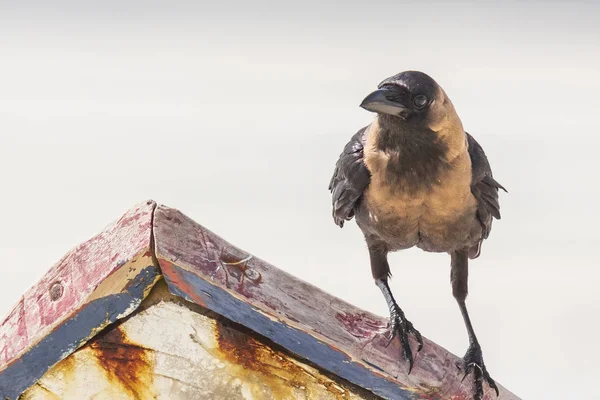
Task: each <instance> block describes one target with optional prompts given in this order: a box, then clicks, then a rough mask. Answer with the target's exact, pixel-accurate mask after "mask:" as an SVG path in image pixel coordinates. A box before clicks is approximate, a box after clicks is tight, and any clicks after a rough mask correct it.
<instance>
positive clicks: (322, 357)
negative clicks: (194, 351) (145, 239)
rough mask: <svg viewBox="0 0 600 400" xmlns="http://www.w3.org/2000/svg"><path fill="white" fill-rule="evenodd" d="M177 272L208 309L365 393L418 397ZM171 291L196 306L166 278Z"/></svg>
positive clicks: (395, 398)
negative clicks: (368, 391) (360, 388)
mask: <svg viewBox="0 0 600 400" xmlns="http://www.w3.org/2000/svg"><path fill="white" fill-rule="evenodd" d="M173 271H175V273H178V274H179V275H180V277H178V279H177V280H179V279H181V280H183V281H185V282H186V284H188V285H190V286H191V287H192V288H193V289H194V293H193V296H196V297H200V298H201V299H202V301H203V302H204V304H205V305H206V307H208V308H209V309H210V310H212V311H214V312H216V313H217V314H220V315H222V316H224V317H226V318H228V319H230V320H232V321H234V322H237V323H239V324H241V325H244V326H246V327H247V328H249V329H252V330H253V331H255V332H258V333H259V334H261V335H263V336H266V337H267V338H269V339H271V340H272V341H273V342H275V343H277V344H279V345H281V346H283V347H284V348H286V349H288V350H289V351H291V352H293V353H295V354H297V355H299V356H300V357H303V358H305V359H308V360H310V361H311V362H313V363H314V364H316V365H318V366H319V367H321V368H324V369H325V370H327V371H330V372H332V373H334V374H336V375H338V376H340V377H342V378H344V379H346V380H348V381H350V382H352V383H354V384H355V385H358V386H360V387H362V388H364V389H367V390H370V391H371V392H373V393H375V394H377V395H378V396H381V397H383V398H385V399H393V400H407V399H413V398H415V397H414V393H413V392H410V391H408V390H405V389H403V388H401V387H400V386H398V385H397V384H396V383H394V382H392V381H389V380H387V379H385V378H383V377H381V376H378V375H375V374H373V373H372V372H371V371H369V370H368V369H367V368H365V366H364V365H362V364H359V363H356V362H353V361H352V360H351V359H350V358H349V357H348V356H347V355H345V354H344V353H342V352H341V351H339V350H335V349H333V348H331V347H330V346H328V345H326V344H324V343H322V342H320V341H318V340H317V339H315V338H314V337H312V336H311V335H309V334H308V333H306V332H303V331H301V330H298V329H296V328H294V327H291V326H289V325H287V324H285V323H281V322H275V321H272V320H271V319H269V318H268V317H266V316H265V315H263V314H261V313H260V312H258V311H256V310H255V309H254V308H253V307H251V306H250V305H248V304H246V303H244V302H243V301H241V300H238V299H237V298H235V297H233V296H232V295H231V294H229V293H228V292H227V291H225V290H223V289H221V288H218V287H216V286H213V285H212V284H210V283H209V282H207V281H205V280H204V279H202V278H200V277H198V276H197V275H195V274H194V273H192V272H189V271H186V270H184V269H181V268H179V267H177V266H176V265H173ZM165 280H166V281H167V285H168V286H169V290H170V291H171V292H172V293H173V294H174V295H176V296H180V297H183V298H185V299H187V300H188V301H191V302H194V301H193V300H192V299H191V297H192V296H190V295H189V294H188V293H185V292H184V291H183V290H182V289H180V288H179V287H177V285H176V284H175V283H174V282H173V281H171V280H170V279H169V277H168V276H166V275H165Z"/></svg>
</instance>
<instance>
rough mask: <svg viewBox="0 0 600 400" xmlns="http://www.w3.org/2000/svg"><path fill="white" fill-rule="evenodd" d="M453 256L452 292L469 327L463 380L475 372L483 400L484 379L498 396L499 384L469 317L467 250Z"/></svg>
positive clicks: (478, 396)
mask: <svg viewBox="0 0 600 400" xmlns="http://www.w3.org/2000/svg"><path fill="white" fill-rule="evenodd" d="M451 258H452V261H451V272H450V281H451V282H452V294H453V295H454V298H455V299H456V301H457V302H458V307H459V308H460V312H461V314H462V316H463V319H464V321H465V326H466V327H467V333H468V334H469V348H468V349H467V353H466V354H465V356H464V357H463V361H464V364H465V375H464V377H463V380H464V379H465V378H466V377H467V375H468V374H469V373H471V372H473V374H474V377H475V393H474V398H475V400H481V398H482V397H483V380H484V379H485V381H486V382H487V383H488V385H490V387H491V388H493V389H494V390H495V391H496V396H498V395H499V390H498V386H497V385H496V382H494V380H493V379H492V377H491V376H490V374H489V373H488V371H487V369H486V367H485V364H484V363H483V354H482V352H481V346H480V345H479V342H478V341H477V336H475V331H474V330H473V325H472V324H471V318H470V317H469V312H468V311H467V306H466V304H465V299H466V298H467V294H468V280H469V259H468V258H467V252H466V251H462V250H461V251H455V252H454V253H452V255H451Z"/></svg>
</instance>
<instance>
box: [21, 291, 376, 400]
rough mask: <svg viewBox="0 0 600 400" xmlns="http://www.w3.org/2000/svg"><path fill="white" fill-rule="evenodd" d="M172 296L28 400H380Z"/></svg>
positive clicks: (90, 347)
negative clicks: (375, 399)
mask: <svg viewBox="0 0 600 400" xmlns="http://www.w3.org/2000/svg"><path fill="white" fill-rule="evenodd" d="M169 295H170V294H169V293H168V289H167V287H166V285H165V284H164V281H161V282H159V283H158V284H157V285H156V286H155V288H154V289H153V290H152V293H151V294H150V296H149V298H148V299H146V300H145V301H144V307H142V308H144V310H143V311H140V312H136V313H135V314H134V315H132V316H131V317H130V318H128V319H127V320H126V321H125V322H123V323H119V324H118V325H116V326H110V327H109V328H108V330H107V331H105V332H102V333H101V334H99V335H98V336H96V337H95V338H94V339H93V340H91V341H90V342H89V343H88V344H86V345H85V346H84V347H82V348H81V349H80V350H78V351H76V352H75V353H73V354H72V355H70V356H69V357H68V358H66V359H64V360H63V361H61V362H60V363H58V364H57V365H56V366H54V367H53V368H52V369H51V370H50V371H48V372H47V373H46V374H45V375H44V376H43V377H42V378H41V379H40V380H39V381H38V382H37V383H36V384H35V385H34V386H33V387H31V388H30V389H29V390H27V391H26V392H25V393H24V395H23V396H22V400H46V399H47V400H54V399H62V400H88V399H94V400H104V399H106V400H113V399H123V400H129V399H130V400H139V399H158V400H218V399H223V400H279V399H281V400H284V399H285V400H308V399H319V400H342V399H346V400H359V399H374V398H375V396H374V395H369V394H368V393H367V392H366V391H364V390H360V389H359V390H354V389H358V388H354V387H349V386H348V385H345V384H343V383H339V382H337V381H336V380H334V379H331V378H329V377H327V376H325V375H323V374H322V373H321V372H319V371H318V370H317V369H315V368H314V367H311V366H309V365H306V364H305V363H302V362H299V361H297V360H296V359H295V358H293V357H291V356H290V355H289V354H287V353H286V352H284V351H281V350H278V349H275V348H273V347H272V346H270V345H269V344H268V343H265V341H264V340H261V338H257V337H256V335H255V334H253V333H252V332H251V331H248V332H244V331H243V330H241V329H242V328H243V327H240V326H235V325H232V324H231V323H227V321H223V319H222V318H220V317H218V316H215V315H211V314H213V313H211V312H209V311H208V310H206V309H203V308H201V307H192V306H193V305H192V304H191V303H187V302H185V301H183V300H180V301H179V302H178V301H177V299H171V298H169ZM148 301H150V302H151V303H153V304H151V305H149V306H147V307H146V303H147V302H148ZM363 395H366V396H363Z"/></svg>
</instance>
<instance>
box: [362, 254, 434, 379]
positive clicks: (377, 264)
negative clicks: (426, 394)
mask: <svg viewBox="0 0 600 400" xmlns="http://www.w3.org/2000/svg"><path fill="white" fill-rule="evenodd" d="M369 253H370V255H371V270H372V272H373V278H374V279H375V284H376V285H377V286H378V287H379V289H380V290H381V293H383V297H385V301H386V302H387V305H388V308H389V310H390V337H389V342H388V344H389V343H390V342H391V341H392V340H393V339H394V337H395V336H396V335H397V336H398V338H399V339H400V344H401V345H402V353H403V356H404V359H406V360H407V361H408V364H409V366H408V373H409V374H410V372H411V371H412V368H413V364H414V359H413V355H412V350H411V347H410V342H409V340H408V335H409V334H411V333H412V334H413V335H414V336H415V339H417V342H419V348H418V350H417V351H421V349H422V348H423V338H422V337H421V334H420V333H419V331H418V330H416V329H415V328H414V326H413V324H412V322H410V321H409V320H407V319H406V317H405V316H404V312H403V311H402V309H401V308H400V306H398V303H396V300H395V299H394V296H393V295H392V291H391V290H390V287H389V285H388V278H389V276H390V267H389V264H388V262H387V253H386V252H382V251H377V250H373V249H369Z"/></svg>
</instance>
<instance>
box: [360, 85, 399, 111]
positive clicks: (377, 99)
mask: <svg viewBox="0 0 600 400" xmlns="http://www.w3.org/2000/svg"><path fill="white" fill-rule="evenodd" d="M391 98H398V93H396V92H395V91H394V90H393V89H390V88H385V87H383V88H381V89H377V90H376V91H374V92H373V93H371V94H369V95H368V96H367V97H365V99H364V100H363V101H362V103H360V107H362V108H364V109H365V110H367V111H371V112H376V113H379V114H389V115H395V116H397V117H403V116H404V115H405V114H406V111H407V110H408V109H407V108H406V107H405V106H404V105H402V104H400V103H397V102H395V101H392V100H390V99H391Z"/></svg>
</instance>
